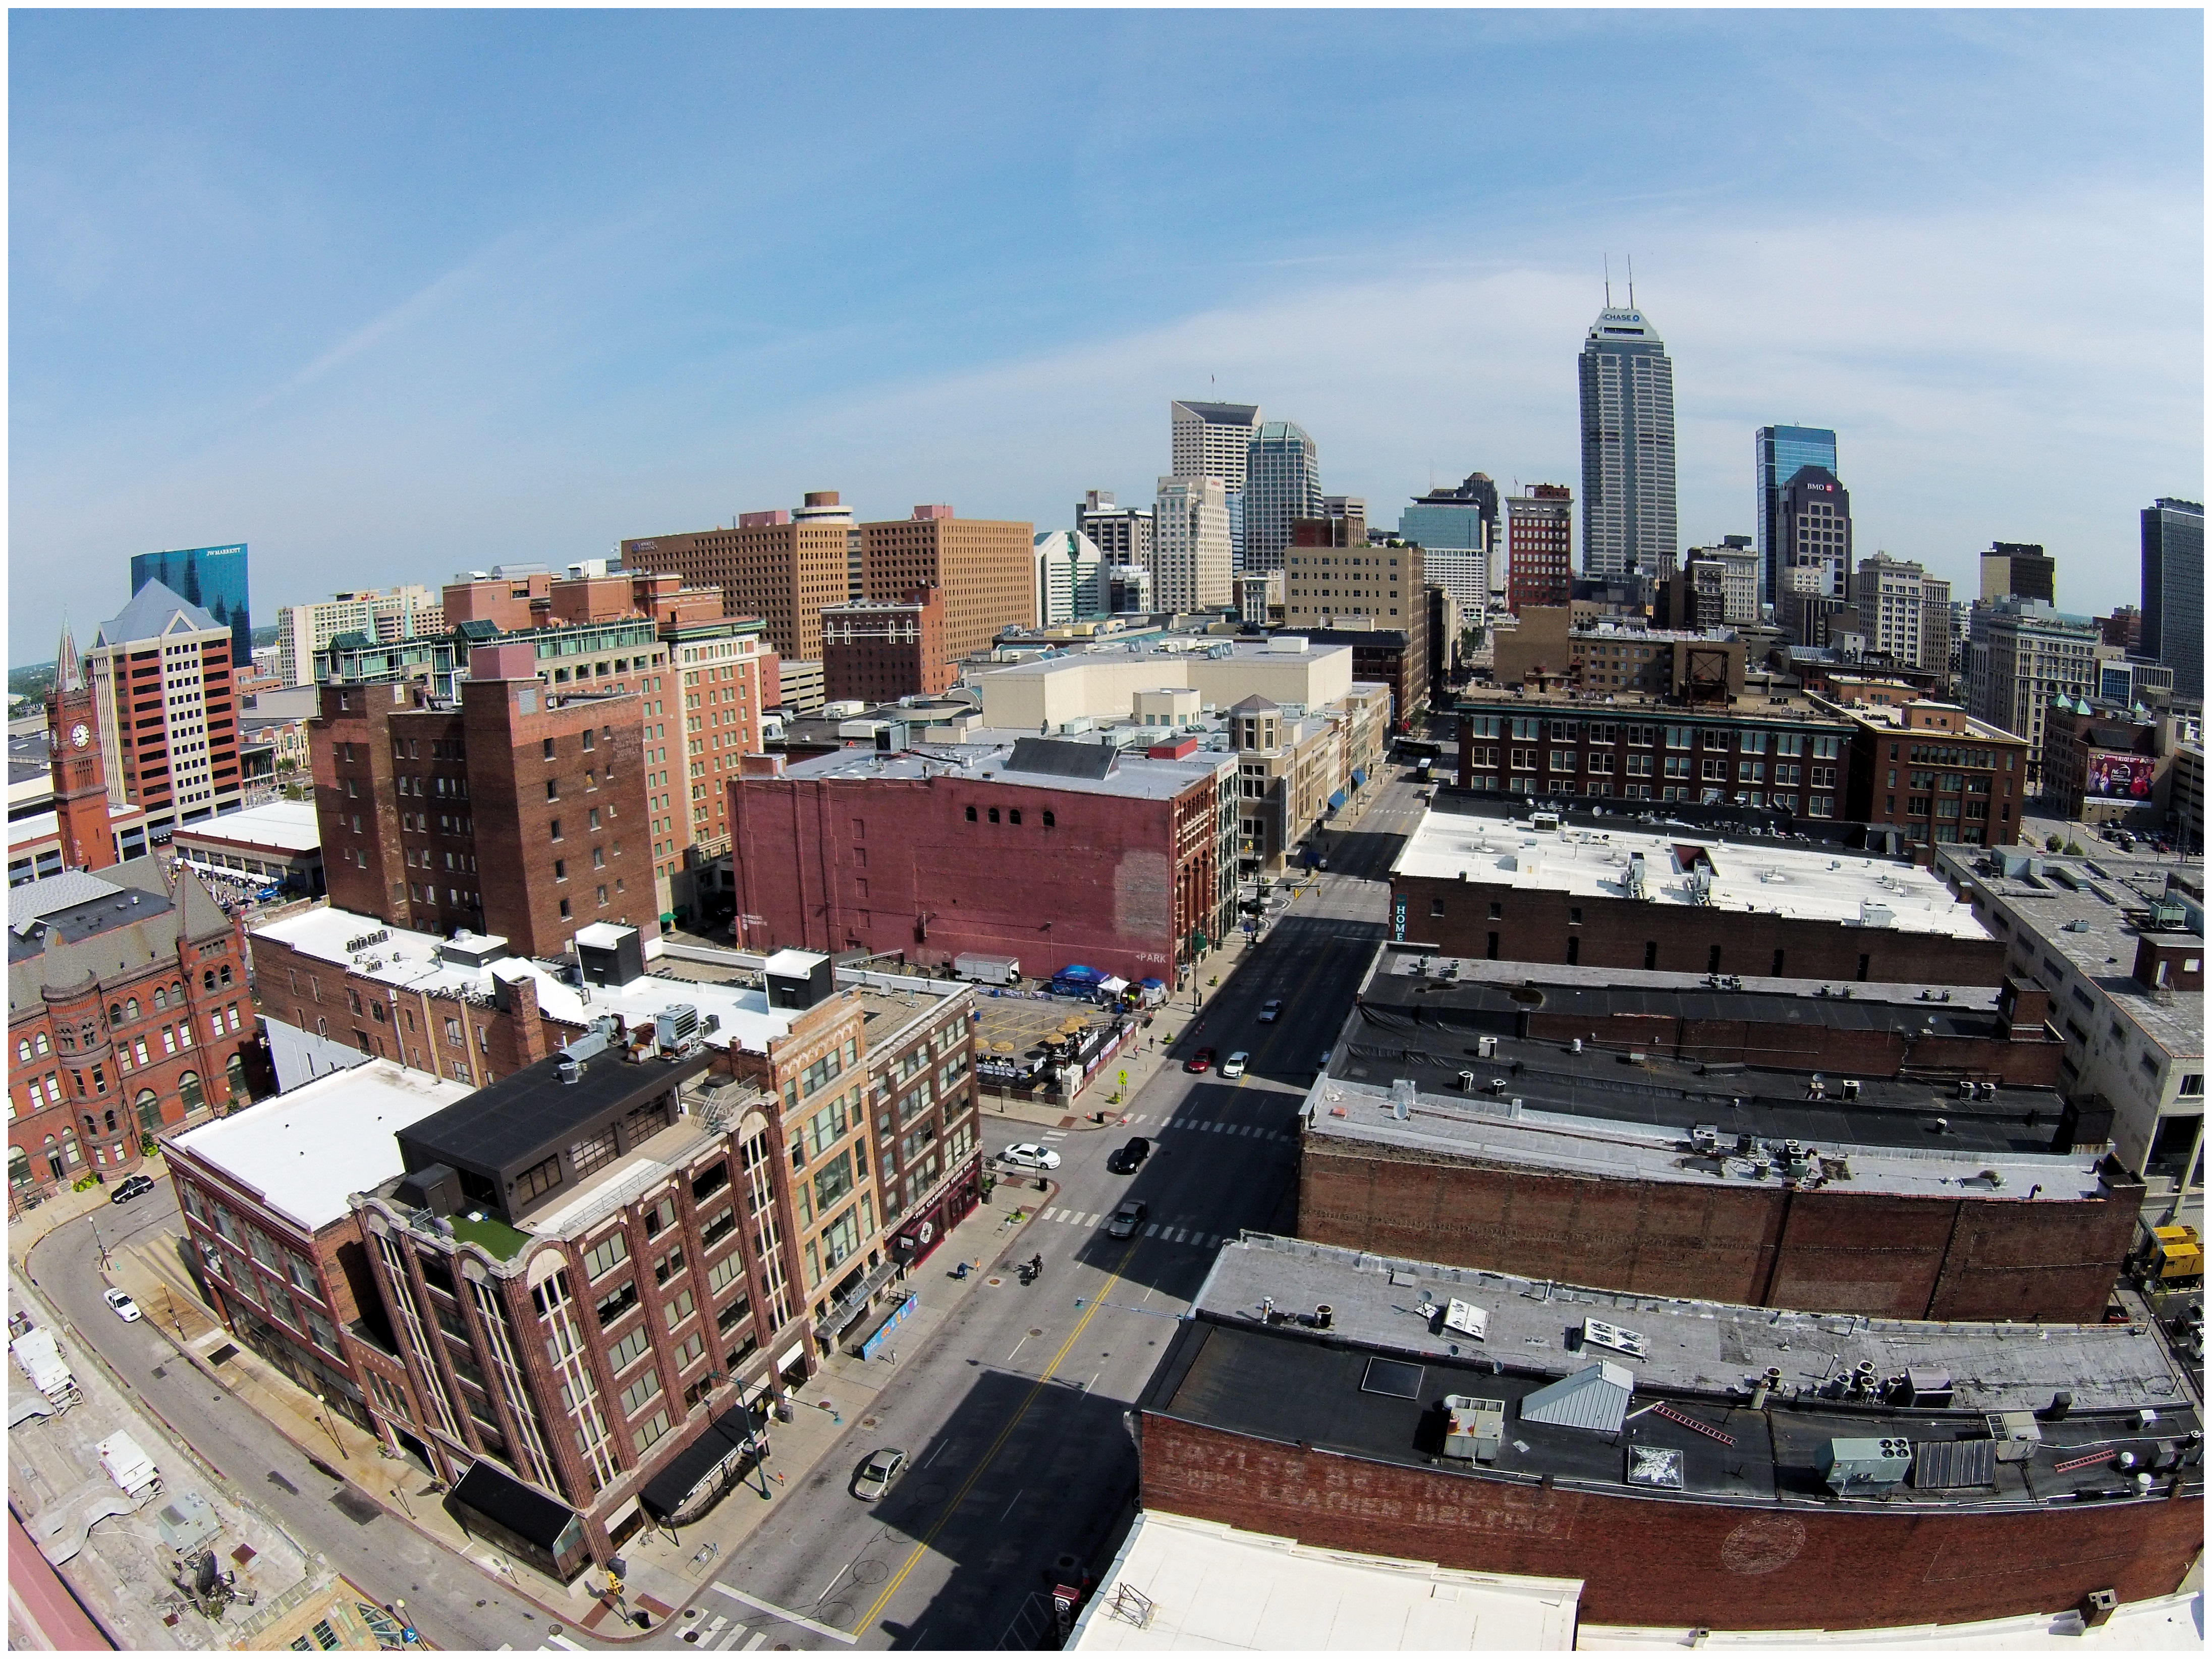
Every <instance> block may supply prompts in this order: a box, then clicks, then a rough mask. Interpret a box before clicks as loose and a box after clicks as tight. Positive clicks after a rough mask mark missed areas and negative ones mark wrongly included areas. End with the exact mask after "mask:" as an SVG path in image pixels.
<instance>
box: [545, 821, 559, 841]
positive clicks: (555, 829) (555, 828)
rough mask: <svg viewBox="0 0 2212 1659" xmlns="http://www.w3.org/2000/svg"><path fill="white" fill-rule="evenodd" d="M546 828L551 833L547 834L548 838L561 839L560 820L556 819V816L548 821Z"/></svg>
mask: <svg viewBox="0 0 2212 1659" xmlns="http://www.w3.org/2000/svg"><path fill="white" fill-rule="evenodd" d="M546 828H547V829H549V830H550V831H551V835H550V836H549V839H550V840H553V841H558V840H560V839H561V820H560V819H558V818H555V819H553V820H551V821H550V823H548V824H547V825H546Z"/></svg>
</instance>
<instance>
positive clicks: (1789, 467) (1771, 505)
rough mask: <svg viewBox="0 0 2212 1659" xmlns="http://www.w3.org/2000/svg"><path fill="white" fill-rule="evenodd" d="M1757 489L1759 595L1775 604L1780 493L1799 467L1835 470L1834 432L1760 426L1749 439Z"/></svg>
mask: <svg viewBox="0 0 2212 1659" xmlns="http://www.w3.org/2000/svg"><path fill="white" fill-rule="evenodd" d="M1752 466H1753V472H1754V474H1755V475H1756V477H1757V480H1758V489H1759V518H1758V528H1759V599H1761V600H1763V601H1764V602H1765V603H1766V604H1768V605H1771V604H1773V603H1774V595H1775V559H1776V555H1777V550H1778V549H1779V548H1780V547H1781V545H1782V532H1781V526H1782V492H1783V490H1784V489H1785V488H1787V487H1788V485H1789V483H1790V479H1792V478H1794V477H1796V476H1797V470H1798V468H1800V467H1806V466H1819V467H1826V469H1827V470H1828V471H1831V472H1834V471H1837V466H1836V435H1835V434H1834V433H1833V432H1832V431H1830V430H1829V429H1828V428H1826V427H1823V426H1763V427H1761V428H1759V431H1758V433H1757V434H1756V435H1754V436H1753V440H1752Z"/></svg>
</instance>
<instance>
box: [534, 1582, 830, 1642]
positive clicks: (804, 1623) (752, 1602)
mask: <svg viewBox="0 0 2212 1659" xmlns="http://www.w3.org/2000/svg"><path fill="white" fill-rule="evenodd" d="M714 1588H715V1589H718V1590H720V1591H721V1593H722V1594H723V1595H726V1596H728V1597H729V1598H730V1600H732V1601H742V1602H744V1604H745V1605H746V1606H747V1607H758V1608H759V1609H760V1610H761V1611H762V1612H763V1613H770V1614H772V1615H774V1616H775V1617H776V1618H778V1619H781V1620H783V1622H784V1623H786V1624H787V1625H796V1626H799V1629H801V1630H811V1631H812V1632H814V1633H815V1634H816V1635H817V1636H826V1637H828V1638H829V1639H830V1640H831V1641H833V1642H842V1643H845V1644H847V1645H848V1646H849V1645H851V1644H852V1643H853V1641H854V1636H853V1632H850V1631H847V1630H839V1629H838V1628H837V1627H836V1626H835V1625H825V1624H823V1623H821V1622H819V1621H818V1620H812V1619H809V1618H808V1617H807V1616H806V1615H805V1613H793V1612H792V1611H791V1610H790V1609H789V1608H788V1607H778V1606H776V1604H775V1602H773V1601H762V1600H761V1599H760V1597H759V1596H757V1595H746V1594H745V1593H744V1591H743V1590H741V1589H732V1588H731V1587H730V1586H729V1585H727V1584H726V1583H723V1582H722V1581H721V1580H720V1579H719V1578H717V1579H716V1580H715V1581H714ZM553 1639H554V1640H555V1641H556V1642H557V1641H559V1640H560V1639H561V1638H559V1637H557V1636H556V1637H555V1638H553ZM569 1645H570V1646H571V1647H574V1645H575V1644H574V1643H573V1642H572V1643H570V1644H569Z"/></svg>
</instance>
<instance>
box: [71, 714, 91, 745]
mask: <svg viewBox="0 0 2212 1659" xmlns="http://www.w3.org/2000/svg"><path fill="white" fill-rule="evenodd" d="M91 741H92V732H91V730H90V728H88V726H86V725H85V723H84V722H83V721H82V720H79V721H78V722H77V723H76V725H75V726H71V727H70V742H71V743H73V744H76V746H77V747H78V748H80V749H82V748H83V747H84V746H85V745H86V744H88V743H90V742H91Z"/></svg>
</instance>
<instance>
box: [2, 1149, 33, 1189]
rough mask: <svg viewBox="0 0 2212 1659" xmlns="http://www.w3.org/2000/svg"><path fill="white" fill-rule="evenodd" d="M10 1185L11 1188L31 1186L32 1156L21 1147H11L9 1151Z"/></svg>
mask: <svg viewBox="0 0 2212 1659" xmlns="http://www.w3.org/2000/svg"><path fill="white" fill-rule="evenodd" d="M8 1184H9V1186H10V1187H27V1186H29V1185H30V1184H31V1159H30V1155H29V1154H28V1153H27V1152H24V1150H23V1149H22V1148H21V1146H10V1147H9V1149H8Z"/></svg>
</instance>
